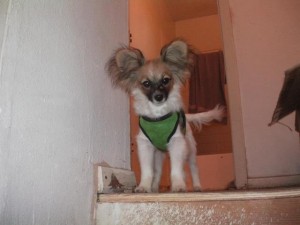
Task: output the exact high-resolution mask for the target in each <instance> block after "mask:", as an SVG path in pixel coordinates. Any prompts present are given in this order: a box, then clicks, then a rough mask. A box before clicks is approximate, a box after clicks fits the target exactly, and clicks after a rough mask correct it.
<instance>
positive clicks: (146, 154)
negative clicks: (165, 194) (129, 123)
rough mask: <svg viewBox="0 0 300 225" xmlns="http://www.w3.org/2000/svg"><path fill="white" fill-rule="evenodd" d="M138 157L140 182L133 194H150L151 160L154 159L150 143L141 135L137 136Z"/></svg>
mask: <svg viewBox="0 0 300 225" xmlns="http://www.w3.org/2000/svg"><path fill="white" fill-rule="evenodd" d="M137 145H138V156H139V162H140V168H141V182H140V184H139V186H138V187H137V188H136V189H135V192H138V193H145V192H148V193H149V192H152V191H151V186H152V180H153V159H154V147H153V145H152V144H151V142H150V141H149V140H148V139H147V138H146V137H145V136H144V135H143V134H141V133H140V134H139V135H138V136H137Z"/></svg>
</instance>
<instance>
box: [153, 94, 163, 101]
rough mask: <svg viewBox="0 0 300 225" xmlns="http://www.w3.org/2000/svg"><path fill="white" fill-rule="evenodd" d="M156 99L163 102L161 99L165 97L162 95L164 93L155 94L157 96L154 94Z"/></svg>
mask: <svg viewBox="0 0 300 225" xmlns="http://www.w3.org/2000/svg"><path fill="white" fill-rule="evenodd" d="M154 99H155V100H156V101H157V102H161V101H162V100H163V99H164V95H162V94H158V95H155V96H154Z"/></svg>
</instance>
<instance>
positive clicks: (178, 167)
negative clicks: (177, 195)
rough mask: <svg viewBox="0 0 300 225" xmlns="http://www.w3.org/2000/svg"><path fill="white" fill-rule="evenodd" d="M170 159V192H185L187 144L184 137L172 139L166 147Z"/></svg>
mask: <svg viewBox="0 0 300 225" xmlns="http://www.w3.org/2000/svg"><path fill="white" fill-rule="evenodd" d="M168 148H169V153H170V158H171V182H172V192H185V191H186V185H185V174H184V163H185V161H186V157H187V144H186V140H185V138H184V137H181V136H178V137H172V139H171V140H170V142H169V145H168Z"/></svg>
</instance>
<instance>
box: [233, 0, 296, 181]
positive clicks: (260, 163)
mask: <svg viewBox="0 0 300 225" xmlns="http://www.w3.org/2000/svg"><path fill="white" fill-rule="evenodd" d="M229 3H230V9H231V20H232V27H233V38H234V43H235V48H236V58H237V67H238V73H239V81H240V83H239V86H240V92H241V104H242V115H243V125H244V137H245V148H246V158H247V170H248V177H250V178H259V177H275V176H285V175H296V174H300V161H299V158H300V144H299V134H298V133H296V132H291V131H290V130H288V129H287V128H286V127H284V126H281V125H274V126H272V127H268V126H267V124H268V123H269V122H270V120H271V116H272V114H273V111H274V108H275V106H276V102H277V99H278V95H279V92H280V90H281V87H282V84H283V79H284V71H285V70H287V69H288V68H291V67H292V66H294V65H296V64H299V59H300V42H299V40H300V29H299V21H300V14H299V11H300V1H298V0H289V1H285V0H272V1H260V0H252V1H243V2H241V1H240V0H229ZM229 76H230V75H229ZM294 119H295V116H294V114H292V115H290V116H288V117H287V118H286V119H284V120H283V122H284V123H285V124H287V125H289V126H290V127H292V128H294Z"/></svg>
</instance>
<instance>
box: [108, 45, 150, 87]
mask: <svg viewBox="0 0 300 225" xmlns="http://www.w3.org/2000/svg"><path fill="white" fill-rule="evenodd" d="M144 63H145V58H144V56H143V53H142V52H141V51H140V50H138V49H135V48H131V47H121V48H119V49H117V50H116V51H115V53H114V54H113V56H112V57H111V58H110V60H109V61H108V62H107V64H106V70H107V72H108V74H109V75H110V78H111V80H112V84H113V85H114V86H118V87H121V88H122V89H124V90H125V91H126V92H128V93H129V92H130V90H131V88H132V87H133V86H134V84H135V82H136V80H137V74H136V71H137V70H138V69H139V68H140V67H141V66H142V65H143V64H144Z"/></svg>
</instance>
